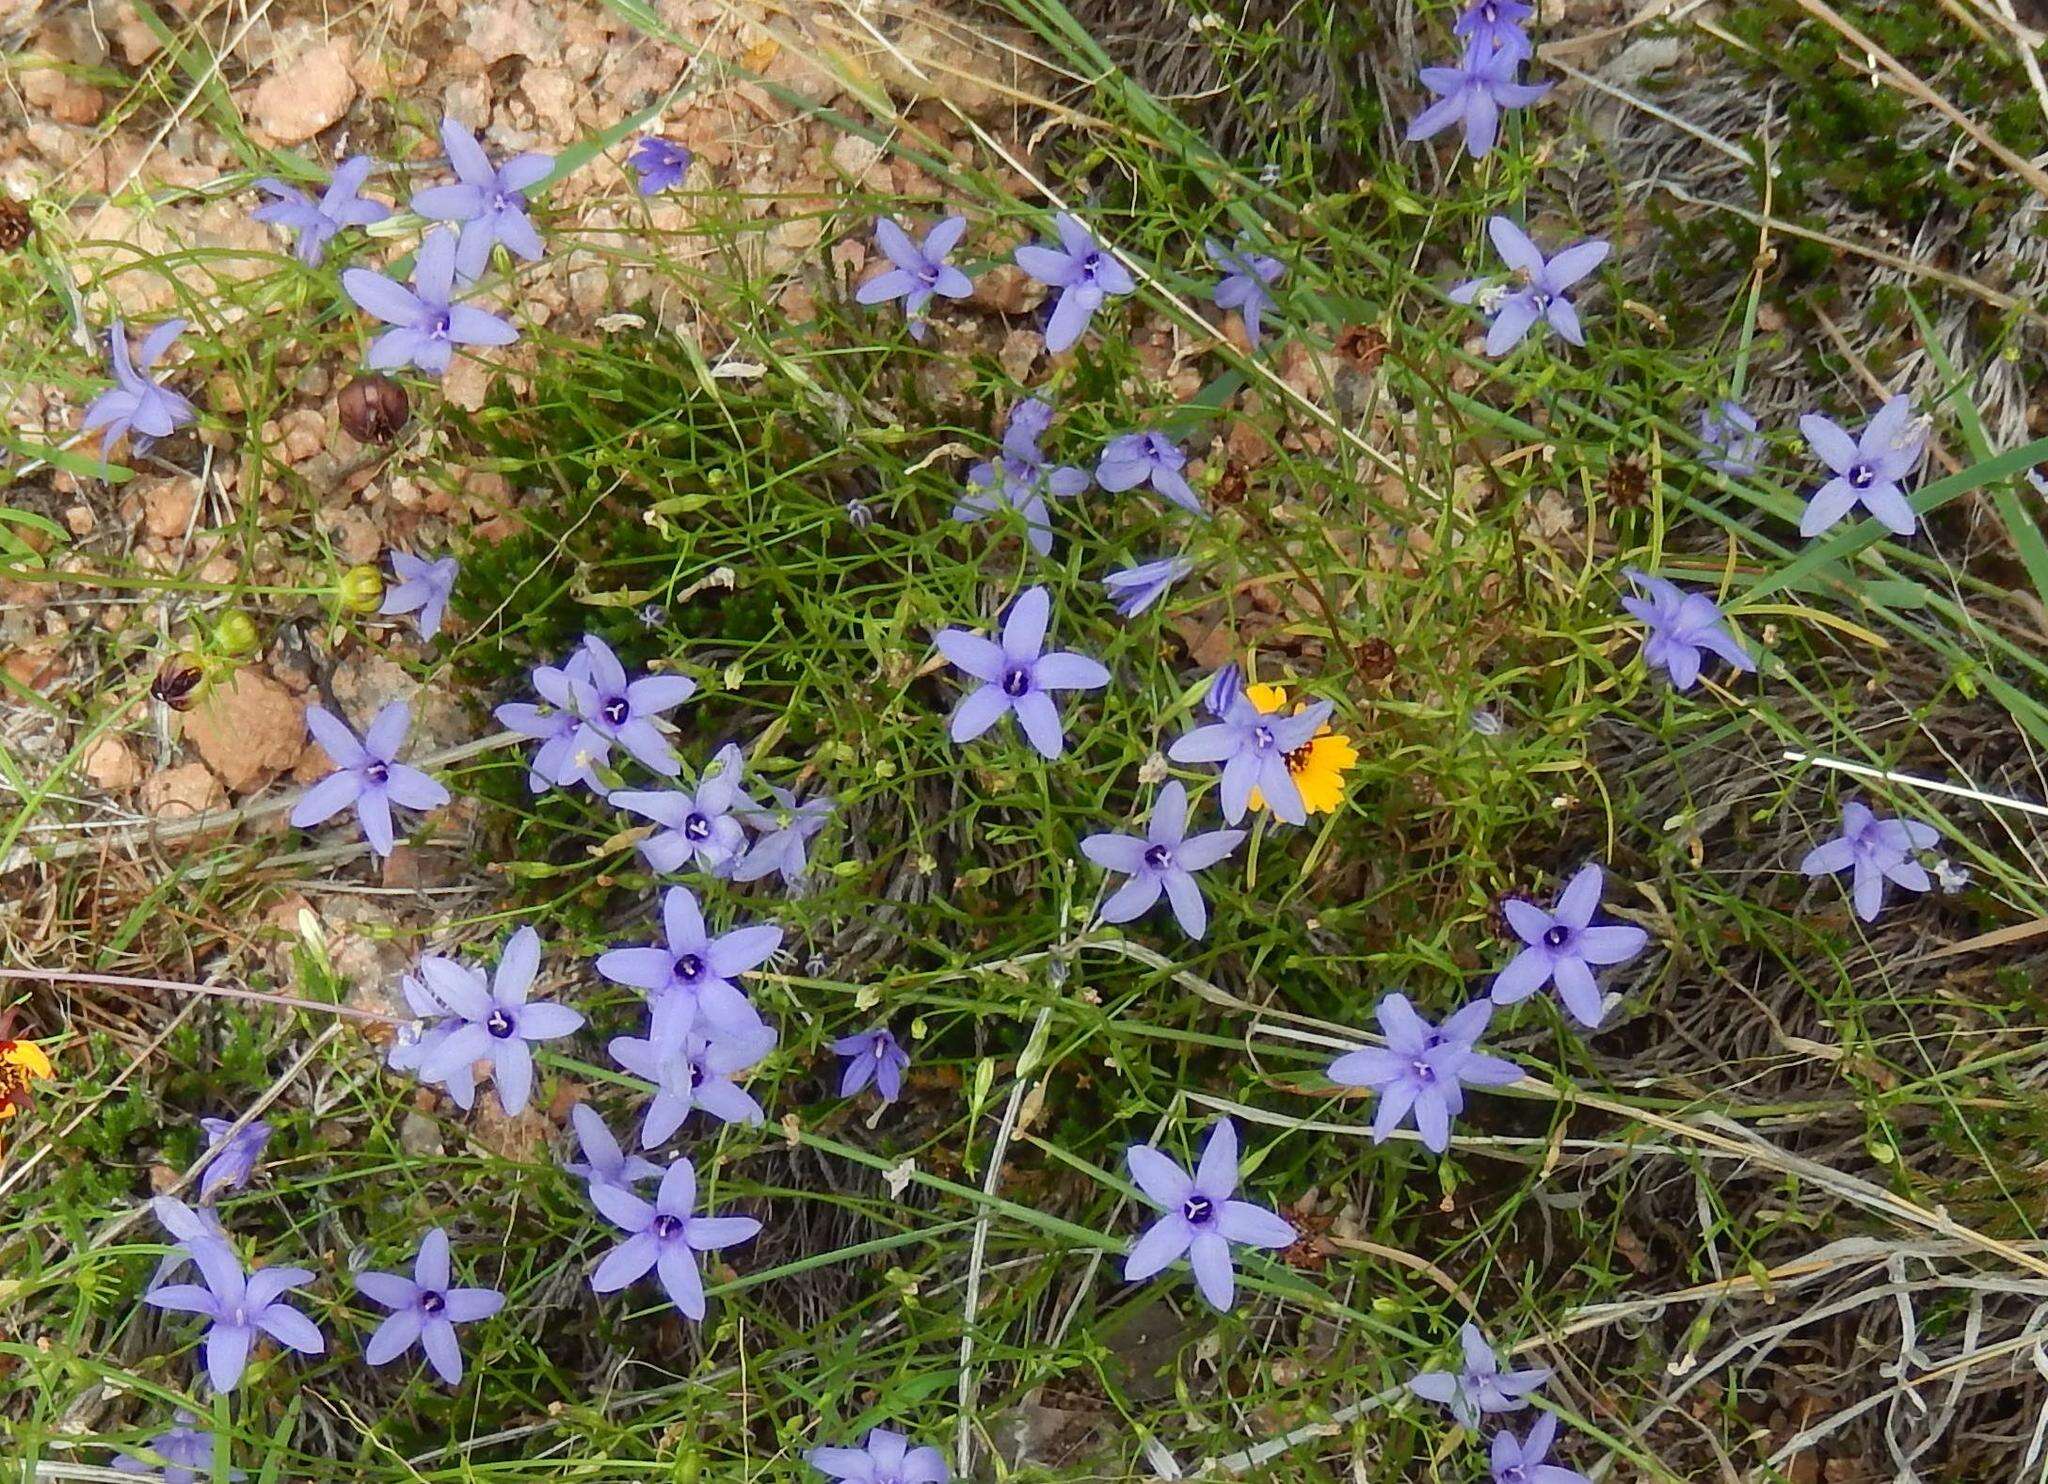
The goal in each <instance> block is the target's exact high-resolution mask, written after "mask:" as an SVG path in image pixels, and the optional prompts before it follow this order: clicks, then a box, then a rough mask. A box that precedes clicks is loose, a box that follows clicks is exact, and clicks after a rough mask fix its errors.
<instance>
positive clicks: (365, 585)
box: [341, 566, 384, 613]
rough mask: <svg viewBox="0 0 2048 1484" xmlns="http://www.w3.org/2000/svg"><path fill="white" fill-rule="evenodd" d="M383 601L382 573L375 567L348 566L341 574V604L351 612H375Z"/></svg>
mask: <svg viewBox="0 0 2048 1484" xmlns="http://www.w3.org/2000/svg"><path fill="white" fill-rule="evenodd" d="M383 601H384V574H383V573H382V572H379V571H378V570H377V569H376V568H375V567H370V566H362V567H350V568H349V569H348V570H347V571H346V572H344V573H342V574H341V606H342V607H344V608H346V609H348V610H349V611H350V612H352V613H375V612H376V611H377V608H378V606H379V605H380V604H382V603H383Z"/></svg>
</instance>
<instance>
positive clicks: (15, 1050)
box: [0, 1041, 57, 1077]
mask: <svg viewBox="0 0 2048 1484" xmlns="http://www.w3.org/2000/svg"><path fill="white" fill-rule="evenodd" d="M0 1060H4V1061H10V1062H12V1063H14V1065H16V1066H17V1067H20V1068H21V1069H22V1070H23V1071H24V1072H26V1073H28V1075H29V1076H31V1077H54V1076H55V1075H56V1074H57V1069H56V1068H55V1067H53V1066H51V1065H50V1058H49V1057H47V1056H45V1055H44V1054H43V1048H42V1047H40V1046H38V1045H36V1043H35V1042H33V1041H8V1042H6V1043H5V1044H4V1046H0Z"/></svg>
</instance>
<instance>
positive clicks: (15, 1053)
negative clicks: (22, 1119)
mask: <svg viewBox="0 0 2048 1484" xmlns="http://www.w3.org/2000/svg"><path fill="white" fill-rule="evenodd" d="M56 1075H57V1069H56V1068H55V1067H53V1066H51V1065H50V1059H49V1057H47V1056H45V1055H43V1048H42V1047H40V1046H38V1045H36V1043H35V1042H33V1041H0V1123H4V1122H5V1121H6V1120H7V1119H10V1118H12V1117H13V1116H14V1115H15V1114H16V1113H17V1112H18V1111H20V1110H21V1109H23V1108H26V1107H27V1106H28V1099H29V1083H30V1082H31V1081H45V1082H46V1081H48V1080H49V1079H50V1078H52V1077H54V1076H56Z"/></svg>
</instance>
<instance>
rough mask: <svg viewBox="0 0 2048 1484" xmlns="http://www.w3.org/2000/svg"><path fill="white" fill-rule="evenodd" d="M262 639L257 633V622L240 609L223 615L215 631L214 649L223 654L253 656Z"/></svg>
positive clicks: (230, 610)
mask: <svg viewBox="0 0 2048 1484" xmlns="http://www.w3.org/2000/svg"><path fill="white" fill-rule="evenodd" d="M262 637H263V636H262V635H260V634H258V633H257V632H256V620H255V619H253V618H251V617H249V615H248V614H246V613H244V612H243V611H242V610H241V609H239V608H230V609H229V610H228V611H227V612H226V613H223V614H222V615H221V618H220V622H219V623H218V624H216V625H215V626H214V630H213V643H214V647H215V648H216V649H218V650H219V651H220V652H221V653H222V654H229V655H240V654H253V653H255V650H256V646H257V645H258V644H259V643H261V642H262Z"/></svg>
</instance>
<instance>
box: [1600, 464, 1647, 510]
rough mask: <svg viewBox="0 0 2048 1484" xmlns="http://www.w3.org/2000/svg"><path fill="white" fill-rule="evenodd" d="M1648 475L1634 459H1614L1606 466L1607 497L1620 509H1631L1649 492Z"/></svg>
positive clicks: (1641, 501)
mask: <svg viewBox="0 0 2048 1484" xmlns="http://www.w3.org/2000/svg"><path fill="white" fill-rule="evenodd" d="M1649 489H1650V476H1649V475H1648V474H1647V473H1645V472H1644V470H1643V466H1642V465H1641V464H1639V463H1637V462H1636V461H1635V460H1634V459H1616V460H1615V461H1614V462H1613V463H1611V464H1609V465H1608V466H1607V499H1608V501H1609V503H1610V504H1613V505H1614V506H1616V507H1618V508H1619V509H1622V510H1633V509H1634V508H1635V507H1636V506H1638V505H1640V504H1642V503H1643V496H1644V495H1646V494H1647V493H1649Z"/></svg>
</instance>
